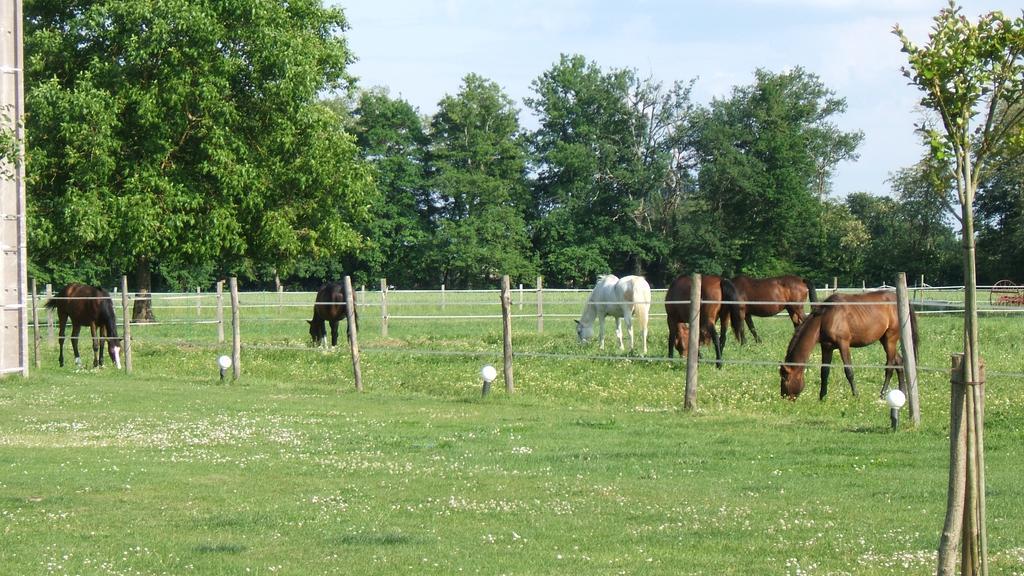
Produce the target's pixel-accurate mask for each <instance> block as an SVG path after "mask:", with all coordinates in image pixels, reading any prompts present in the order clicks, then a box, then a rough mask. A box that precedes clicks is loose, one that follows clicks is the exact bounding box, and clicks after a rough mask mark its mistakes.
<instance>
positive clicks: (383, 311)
mask: <svg viewBox="0 0 1024 576" xmlns="http://www.w3.org/2000/svg"><path fill="white" fill-rule="evenodd" d="M380 336H381V338H387V337H388V279H387V278H381V279H380Z"/></svg>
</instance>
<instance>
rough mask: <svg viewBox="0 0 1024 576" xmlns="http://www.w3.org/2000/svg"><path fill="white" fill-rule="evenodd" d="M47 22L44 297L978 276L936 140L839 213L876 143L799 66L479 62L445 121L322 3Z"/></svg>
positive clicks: (31, 209) (39, 168)
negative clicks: (716, 71) (507, 68)
mask: <svg viewBox="0 0 1024 576" xmlns="http://www.w3.org/2000/svg"><path fill="white" fill-rule="evenodd" d="M24 12H25V18H26V28H25V34H26V36H25V43H26V46H25V55H26V56H25V78H26V109H27V110H28V115H27V118H26V129H27V135H28V142H27V145H26V162H27V164H26V171H27V178H28V181H27V191H28V218H29V267H30V274H31V275H32V276H33V277H35V278H37V279H40V280H41V281H46V282H53V283H55V284H61V283H66V282H70V281H84V282H92V283H101V284H110V283H111V282H112V281H113V279H115V278H118V277H119V276H120V275H121V274H128V275H129V277H130V278H132V280H133V283H134V285H135V286H136V287H137V288H148V289H154V288H155V289H169V290H184V289H189V288H191V287H195V286H209V285H211V284H212V283H213V282H214V281H215V280H217V279H218V278H223V277H225V276H228V275H235V276H238V277H240V278H241V279H242V281H243V284H244V283H248V284H249V285H250V286H267V285H272V283H275V282H281V283H285V284H288V285H292V286H296V287H300V286H301V287H305V288H309V287H313V286H315V285H317V284H319V283H321V282H322V281H324V280H329V279H336V278H338V277H340V276H342V275H344V274H348V275H352V276H353V277H354V278H355V279H356V281H357V282H363V283H367V284H370V285H373V284H374V282H375V280H376V279H377V278H382V277H384V278H387V279H388V281H389V282H390V283H392V284H395V285H398V286H401V287H403V288H413V287H436V286H438V285H441V284H444V285H445V286H447V287H449V288H468V287H484V286H493V285H494V283H495V282H496V281H497V279H498V278H499V277H500V276H501V275H503V274H508V275H510V276H511V277H512V278H513V281H517V282H523V283H526V284H532V283H533V281H534V279H535V278H536V277H537V276H543V277H544V279H545V285H547V286H577V287H578V286H589V285H592V284H593V281H594V278H595V277H596V276H597V275H598V274H602V273H608V272H613V273H617V274H627V273H642V274H645V275H646V276H647V277H648V279H649V280H650V281H651V283H652V284H654V285H662V286H663V285H666V284H667V283H668V282H669V281H670V280H671V279H672V278H674V277H675V276H677V275H679V274H685V273H690V272H695V271H696V272H703V273H713V274H723V275H733V274H737V273H746V274H751V275H756V276H767V275H775V274H782V273H796V274H801V275H804V276H806V277H809V278H812V279H815V280H818V281H822V280H826V279H831V278H832V277H839V278H840V279H841V281H843V282H844V283H846V284H850V283H857V284H859V283H860V282H861V281H865V282H868V283H870V284H875V283H881V282H886V281H888V282H891V281H892V279H893V278H894V277H895V275H896V273H898V272H907V273H908V274H910V277H911V278H917V277H918V276H919V275H922V274H923V275H925V277H926V278H927V279H928V281H929V282H930V283H933V284H934V283H953V284H957V283H960V282H961V276H962V267H961V264H960V245H959V243H958V237H957V234H958V232H957V229H956V228H955V227H954V225H955V223H953V222H952V221H951V220H950V213H951V212H950V207H951V205H952V194H953V192H952V191H953V190H954V187H953V186H952V181H951V178H950V176H949V167H948V165H946V164H944V163H943V162H942V161H941V160H936V159H935V156H934V155H933V154H931V150H930V149H929V146H928V141H927V140H926V139H923V140H922V160H921V161H920V162H919V163H918V164H915V165H914V166H910V167H906V168H903V169H901V170H899V171H897V172H896V173H895V174H893V175H892V178H891V180H890V189H889V190H885V191H863V192H856V193H853V194H850V195H848V196H846V197H843V198H838V197H835V196H834V195H833V194H832V190H831V183H832V176H833V174H834V172H835V170H836V169H837V167H838V166H839V165H840V164H841V163H842V162H851V161H856V159H857V149H858V146H859V145H860V143H861V140H862V139H863V134H862V133H860V132H858V131H844V130H841V129H840V128H839V127H838V126H837V124H836V119H837V118H838V116H839V115H841V114H842V113H843V112H844V111H845V109H846V101H845V99H844V98H842V97H841V96H839V95H837V94H836V93H835V92H834V91H832V90H830V89H829V88H828V87H827V86H825V85H824V83H823V82H822V81H821V79H820V78H819V77H818V76H816V75H815V74H813V73H811V72H809V71H807V70H805V69H803V68H800V67H796V68H793V69H790V70H787V71H783V72H773V71H769V70H763V69H757V70H754V71H753V78H752V82H751V83H750V84H748V85H744V86H736V87H734V88H733V89H732V90H731V91H730V92H729V94H727V95H725V96H722V97H720V98H716V99H714V100H712V101H711V102H710V103H708V104H700V103H697V102H694V100H693V98H692V89H693V86H694V84H695V82H696V80H687V81H672V82H670V83H665V82H662V81H659V80H657V79H655V78H651V77H647V76H643V75H641V74H639V73H638V71H637V70H636V69H630V68H605V67H602V66H600V65H599V64H598V63H596V62H593V61H590V60H588V59H586V57H585V56H583V55H563V56H562V57H561V58H560V59H559V60H558V61H557V62H555V63H553V64H552V65H551V66H550V68H548V69H547V70H546V71H545V72H543V73H542V74H541V75H540V76H539V77H538V78H536V79H535V80H534V81H533V82H532V84H531V93H532V95H531V96H530V97H528V98H526V99H524V101H523V102H522V106H523V107H522V108H521V107H520V105H519V104H518V103H516V102H515V101H513V100H512V99H511V98H510V97H509V96H508V95H507V94H506V93H505V92H504V91H503V90H502V89H501V88H500V87H499V86H498V85H497V84H496V83H495V82H494V81H492V80H489V79H487V78H484V77H482V76H480V75H477V74H473V73H470V74H467V75H466V76H465V77H464V78H463V80H462V83H461V85H460V86H458V87H457V90H455V92H454V93H453V94H450V95H446V96H445V97H444V98H442V99H441V101H440V102H439V103H438V106H437V112H436V113H434V114H432V115H424V114H421V113H420V111H418V110H417V109H416V108H415V107H413V106H412V105H411V104H410V103H408V102H407V101H405V100H403V99H401V98H395V97H392V96H391V95H390V94H389V92H388V90H387V88H386V87H363V86H360V85H359V84H358V81H357V80H356V79H354V78H353V77H352V76H351V75H350V74H349V72H348V68H349V66H350V65H351V63H352V60H353V54H352V53H351V50H350V49H349V47H348V45H347V43H346V40H345V31H346V30H347V29H348V23H347V22H346V20H345V16H344V12H343V10H342V9H339V8H328V7H325V6H324V5H323V3H322V1H321V0H296V1H290V2H287V3H278V2H256V3H253V2H251V1H249V0H225V1H223V2H217V3H199V2H195V1H194V0H130V1H129V0H96V1H94V2H90V3H88V4H85V5H80V4H76V3H71V4H68V3H58V2H49V1H45V0H26V1H25V6H24ZM325 94H329V95H330V96H327V97H325V96H324V95H325ZM524 112H529V113H530V114H532V115H533V117H534V118H535V120H536V127H535V128H532V129H526V128H524V126H523V123H522V114H523V113H524ZM1006 112H1007V113H1006V114H1004V115H1003V116H1001V118H1003V119H1004V121H1005V122H1019V116H1020V115H1019V114H1013V113H1011V112H1013V111H1011V110H1007V111H1006ZM1002 154H1003V155H1004V156H1005V159H1006V161H1005V162H1002V163H1000V164H999V165H998V170H993V171H992V174H991V175H988V176H987V177H986V178H985V179H984V180H983V182H984V183H983V185H982V186H981V188H980V189H979V192H978V196H977V205H978V214H979V217H980V222H979V225H978V248H979V254H980V255H981V257H980V259H979V275H980V278H982V281H983V282H985V281H988V282H995V281H996V280H999V279H1001V278H1011V279H1015V280H1016V281H1018V282H1022V281H1024V278H1022V277H1020V274H1021V270H1024V254H1022V249H1021V246H1024V244H1022V240H1024V238H1022V237H1021V236H1020V235H1021V230H1024V227H1022V226H1021V225H1020V224H1021V219H1022V218H1024V200H1022V190H1021V187H1020V182H1021V180H1022V176H1024V164H1022V162H1021V155H1020V153H1019V151H1016V150H1010V149H1007V150H1005V151H1003V152H1002ZM879 192H882V193H879Z"/></svg>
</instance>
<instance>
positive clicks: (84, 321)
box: [46, 284, 121, 369]
mask: <svg viewBox="0 0 1024 576" xmlns="http://www.w3.org/2000/svg"><path fill="white" fill-rule="evenodd" d="M46 307H47V308H50V309H52V310H56V311H57V318H58V320H59V322H60V339H59V342H60V365H61V366H64V330H65V328H66V327H67V322H68V319H69V318H70V319H71V348H72V350H74V352H75V366H81V365H82V359H81V357H79V355H78V333H79V332H80V331H81V330H82V326H85V325H88V326H89V331H90V333H91V334H92V366H93V368H95V367H97V366H103V344H104V342H106V344H107V352H108V353H109V354H110V359H111V360H113V361H114V365H115V366H116V367H117V368H119V369H120V368H121V339H120V338H119V337H118V336H117V318H116V317H115V316H114V303H113V301H111V299H110V293H108V292H107V291H106V290H104V289H102V288H95V287H93V286H87V285H85V284H68V285H67V286H65V287H64V289H62V290H61V291H60V292H59V293H58V294H57V295H56V296H55V297H53V298H51V299H50V300H49V301H47V302H46Z"/></svg>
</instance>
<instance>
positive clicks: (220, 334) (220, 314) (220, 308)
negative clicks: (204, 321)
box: [217, 280, 224, 344]
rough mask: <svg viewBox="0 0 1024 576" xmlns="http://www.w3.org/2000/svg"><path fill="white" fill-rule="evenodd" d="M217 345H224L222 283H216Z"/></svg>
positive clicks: (220, 281)
mask: <svg viewBox="0 0 1024 576" xmlns="http://www.w3.org/2000/svg"><path fill="white" fill-rule="evenodd" d="M217 343H218V344H223V343H224V281H223V280H218V281H217Z"/></svg>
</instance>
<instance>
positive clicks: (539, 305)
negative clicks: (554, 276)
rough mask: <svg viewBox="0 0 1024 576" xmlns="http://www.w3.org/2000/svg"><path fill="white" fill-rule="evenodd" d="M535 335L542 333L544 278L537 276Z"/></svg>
mask: <svg viewBox="0 0 1024 576" xmlns="http://www.w3.org/2000/svg"><path fill="white" fill-rule="evenodd" d="M537 333H538V334H543V333H544V277H543V276H537Z"/></svg>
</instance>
